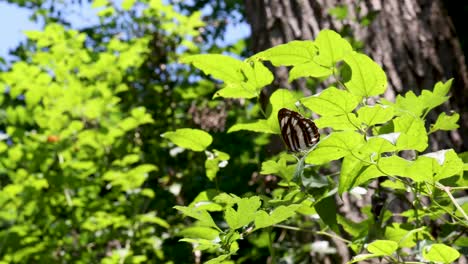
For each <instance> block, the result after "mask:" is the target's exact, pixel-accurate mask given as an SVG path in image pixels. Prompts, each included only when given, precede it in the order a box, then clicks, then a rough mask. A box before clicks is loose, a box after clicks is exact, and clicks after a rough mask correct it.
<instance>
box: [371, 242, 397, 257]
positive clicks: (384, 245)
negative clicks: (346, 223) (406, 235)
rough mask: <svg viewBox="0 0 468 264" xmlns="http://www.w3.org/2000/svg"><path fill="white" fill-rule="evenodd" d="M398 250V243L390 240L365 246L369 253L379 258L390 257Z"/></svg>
mask: <svg viewBox="0 0 468 264" xmlns="http://www.w3.org/2000/svg"><path fill="white" fill-rule="evenodd" d="M397 249H398V243H397V242H395V241H391V240H376V241H374V242H372V243H370V244H369V245H368V246H367V250H368V251H369V252H370V253H374V254H376V255H379V256H391V255H392V254H393V253H395V251H396V250H397Z"/></svg>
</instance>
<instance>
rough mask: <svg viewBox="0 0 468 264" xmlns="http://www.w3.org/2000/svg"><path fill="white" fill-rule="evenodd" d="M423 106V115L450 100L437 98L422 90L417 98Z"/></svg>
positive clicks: (444, 97)
mask: <svg viewBox="0 0 468 264" xmlns="http://www.w3.org/2000/svg"><path fill="white" fill-rule="evenodd" d="M419 97H420V99H421V102H422V104H423V106H424V108H425V109H424V114H427V113H428V112H429V111H430V110H432V109H434V108H435V107H437V106H439V105H441V104H443V103H445V102H446V101H448V99H449V98H450V97H449V96H439V95H436V94H434V93H433V92H431V91H428V90H422V92H421V95H420V96H419Z"/></svg>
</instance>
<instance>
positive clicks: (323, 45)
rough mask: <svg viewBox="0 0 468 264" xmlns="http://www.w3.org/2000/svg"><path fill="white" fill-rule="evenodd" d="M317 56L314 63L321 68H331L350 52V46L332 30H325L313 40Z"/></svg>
mask: <svg viewBox="0 0 468 264" xmlns="http://www.w3.org/2000/svg"><path fill="white" fill-rule="evenodd" d="M314 43H315V45H317V47H318V50H319V54H318V56H317V57H315V58H314V61H315V62H316V63H318V64H320V65H322V66H325V67H328V68H332V67H334V66H335V64H336V63H337V62H338V61H340V60H342V59H343V58H344V56H345V55H346V54H347V53H349V52H351V51H352V50H353V48H352V47H351V44H349V42H348V41H347V40H345V39H344V38H342V37H341V36H340V35H339V34H338V33H336V32H335V31H333V30H329V29H325V30H322V31H320V32H319V34H318V36H317V38H316V39H315V42H314Z"/></svg>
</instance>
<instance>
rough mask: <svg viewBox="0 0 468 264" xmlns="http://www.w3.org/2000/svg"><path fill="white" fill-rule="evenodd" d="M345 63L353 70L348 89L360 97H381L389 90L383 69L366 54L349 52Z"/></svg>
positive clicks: (346, 84)
mask: <svg viewBox="0 0 468 264" xmlns="http://www.w3.org/2000/svg"><path fill="white" fill-rule="evenodd" d="M344 61H345V62H346V64H348V66H349V67H350V68H351V72H352V75H351V79H350V80H349V81H348V82H347V83H345V86H346V88H347V89H348V90H349V91H350V92H351V93H352V94H354V95H356V96H359V97H370V96H375V95H380V94H383V93H384V92H385V89H386V88H387V76H386V75H385V72H384V71H383V70H382V68H381V67H380V66H379V65H378V64H377V63H375V62H374V61H373V60H372V59H371V58H369V57H367V56H366V55H364V54H360V53H356V52H348V53H347V54H346V56H345V57H344Z"/></svg>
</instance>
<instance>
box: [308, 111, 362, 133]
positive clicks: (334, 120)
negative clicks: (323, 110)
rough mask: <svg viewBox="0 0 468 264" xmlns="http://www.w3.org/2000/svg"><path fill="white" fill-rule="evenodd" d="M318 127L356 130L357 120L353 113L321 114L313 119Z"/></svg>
mask: <svg viewBox="0 0 468 264" xmlns="http://www.w3.org/2000/svg"><path fill="white" fill-rule="evenodd" d="M314 122H315V124H316V125H317V127H318V128H325V127H329V128H333V130H335V131H337V130H343V131H345V130H353V131H354V130H356V129H358V127H359V120H358V119H357V117H356V115H355V114H354V113H348V114H344V115H337V116H322V117H320V118H319V119H316V120H314Z"/></svg>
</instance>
